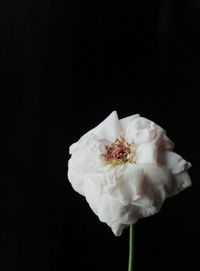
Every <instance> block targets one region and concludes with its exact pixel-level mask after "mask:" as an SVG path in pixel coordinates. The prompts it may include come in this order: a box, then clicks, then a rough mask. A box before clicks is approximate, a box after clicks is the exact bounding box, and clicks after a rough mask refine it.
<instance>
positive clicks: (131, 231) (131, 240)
mask: <svg viewBox="0 0 200 271" xmlns="http://www.w3.org/2000/svg"><path fill="white" fill-rule="evenodd" d="M133 243H134V226H133V225H130V229H129V261H128V271H133V253H134V251H133Z"/></svg>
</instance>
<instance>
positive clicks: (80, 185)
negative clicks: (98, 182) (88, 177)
mask: <svg viewBox="0 0 200 271" xmlns="http://www.w3.org/2000/svg"><path fill="white" fill-rule="evenodd" d="M84 176H85V174H84V173H82V172H80V171H79V170H77V168H76V167H73V164H71V160H69V162H68V179H69V181H70V183H71V185H72V187H73V189H74V190H75V191H76V192H78V193H79V194H81V195H82V196H85V193H84Z"/></svg>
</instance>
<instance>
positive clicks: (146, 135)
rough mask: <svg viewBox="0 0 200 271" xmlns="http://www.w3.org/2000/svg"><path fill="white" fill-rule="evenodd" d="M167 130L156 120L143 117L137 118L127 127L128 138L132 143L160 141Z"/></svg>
mask: <svg viewBox="0 0 200 271" xmlns="http://www.w3.org/2000/svg"><path fill="white" fill-rule="evenodd" d="M164 133H165V131H164V130H163V129H162V128H161V127H160V126H158V125H157V124H155V123H154V122H152V121H150V120H148V119H146V118H143V117H138V118H135V119H134V120H133V121H132V123H131V124H130V125H129V126H128V127H127V130H126V139H127V141H128V142H130V143H135V144H143V143H150V142H154V143H155V142H157V143H160V141H161V139H162V137H163V135H164Z"/></svg>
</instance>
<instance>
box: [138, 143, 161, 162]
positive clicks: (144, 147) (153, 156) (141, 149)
mask: <svg viewBox="0 0 200 271" xmlns="http://www.w3.org/2000/svg"><path fill="white" fill-rule="evenodd" d="M157 152H158V148H157V146H156V144H155V143H146V144H141V145H139V146H138V147H137V148H136V154H135V161H136V163H138V164H157Z"/></svg>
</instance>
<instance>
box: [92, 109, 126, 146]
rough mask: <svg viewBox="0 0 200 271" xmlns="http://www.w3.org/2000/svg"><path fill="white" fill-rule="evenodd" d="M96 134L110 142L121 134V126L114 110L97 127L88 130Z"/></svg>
mask: <svg viewBox="0 0 200 271" xmlns="http://www.w3.org/2000/svg"><path fill="white" fill-rule="evenodd" d="M89 133H94V134H96V135H97V136H98V137H99V138H102V139H103V138H105V139H107V140H109V141H111V142H113V141H115V139H116V138H117V137H118V136H119V135H121V134H122V127H121V123H120V121H119V118H118V115H117V112H116V111H113V112H112V113H111V114H110V115H109V116H108V117H107V118H106V119H105V120H104V121H103V122H101V123H100V124H99V125H98V126H97V127H95V128H94V129H92V130H91V131H89Z"/></svg>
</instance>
